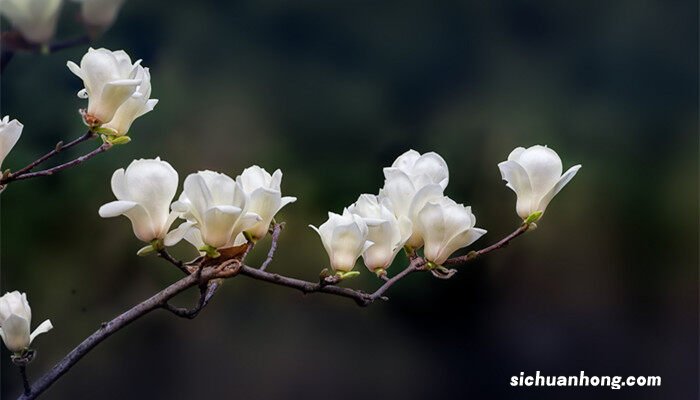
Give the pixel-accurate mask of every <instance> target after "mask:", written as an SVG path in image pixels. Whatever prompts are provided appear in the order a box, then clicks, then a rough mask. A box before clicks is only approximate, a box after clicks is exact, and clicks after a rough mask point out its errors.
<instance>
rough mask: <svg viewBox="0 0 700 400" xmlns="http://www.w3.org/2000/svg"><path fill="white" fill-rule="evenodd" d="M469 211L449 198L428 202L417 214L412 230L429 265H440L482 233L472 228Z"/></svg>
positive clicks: (472, 222)
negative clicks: (419, 239)
mask: <svg viewBox="0 0 700 400" xmlns="http://www.w3.org/2000/svg"><path fill="white" fill-rule="evenodd" d="M475 224H476V217H475V216H474V214H472V210H471V207H465V206H463V205H462V204H457V203H455V202H454V201H453V200H452V199H450V198H448V197H443V198H441V199H439V200H437V201H429V202H428V203H427V204H426V205H425V206H424V207H423V208H422V209H421V210H420V212H418V216H417V218H416V222H415V224H414V229H415V230H417V231H418V232H419V233H420V235H421V236H422V237H423V238H424V240H425V248H424V249H423V253H424V255H425V258H426V259H427V260H428V261H432V262H433V263H435V264H437V265H441V264H442V263H444V262H445V260H447V259H448V258H449V257H450V255H452V253H454V252H455V251H457V250H459V249H461V248H463V247H467V246H469V245H470V244H472V243H474V242H475V241H476V240H477V239H479V238H480V237H481V236H482V235H483V234H485V233H486V231H485V230H483V229H480V228H475V227H474V225H475Z"/></svg>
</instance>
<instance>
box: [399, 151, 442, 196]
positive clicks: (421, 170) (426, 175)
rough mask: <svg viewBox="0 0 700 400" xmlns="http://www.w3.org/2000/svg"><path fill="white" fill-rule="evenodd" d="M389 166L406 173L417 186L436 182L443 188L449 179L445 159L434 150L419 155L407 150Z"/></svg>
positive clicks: (420, 186)
mask: <svg viewBox="0 0 700 400" xmlns="http://www.w3.org/2000/svg"><path fill="white" fill-rule="evenodd" d="M390 168H395V169H398V170H399V171H401V172H403V173H405V174H406V175H408V177H409V178H411V181H412V182H413V184H414V185H415V186H416V187H417V188H418V189H420V188H422V187H424V186H427V185H430V184H438V185H440V186H441V187H442V189H443V190H444V189H445V188H446V187H447V183H448V182H449V181H450V171H449V169H448V168H447V163H446V162H445V160H444V159H443V158H442V157H441V156H440V155H439V154H437V153H435V152H432V151H431V152H429V153H425V154H423V155H421V154H420V153H419V152H417V151H415V150H409V151H407V152H405V153H403V154H402V155H400V156H399V157H398V158H397V159H396V160H395V161H394V163H393V164H392V165H391V167H390Z"/></svg>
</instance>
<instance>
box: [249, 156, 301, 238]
mask: <svg viewBox="0 0 700 400" xmlns="http://www.w3.org/2000/svg"><path fill="white" fill-rule="evenodd" d="M236 182H237V183H238V185H239V186H240V187H241V189H243V192H244V193H245V194H246V195H247V196H248V211H249V212H252V213H255V214H258V215H259V216H260V218H261V220H260V221H259V222H258V223H256V224H255V225H253V226H252V227H251V228H249V229H247V230H246V232H247V233H248V234H249V235H250V236H251V237H252V238H253V239H254V240H259V239H261V238H263V237H265V235H266V234H267V231H268V229H269V228H270V223H271V222H272V218H273V217H274V216H275V214H277V213H278V212H279V210H280V209H282V207H284V206H286V205H287V204H289V203H293V202H295V201H296V200H297V198H296V197H282V192H281V189H280V185H281V183H282V171H280V170H279V169H278V170H276V171H275V172H274V173H273V174H272V175H270V174H269V173H268V172H267V171H265V170H264V169H263V168H260V167H258V166H257V165H253V166H252V167H249V168H246V169H245V170H243V173H242V174H241V175H239V176H238V177H236Z"/></svg>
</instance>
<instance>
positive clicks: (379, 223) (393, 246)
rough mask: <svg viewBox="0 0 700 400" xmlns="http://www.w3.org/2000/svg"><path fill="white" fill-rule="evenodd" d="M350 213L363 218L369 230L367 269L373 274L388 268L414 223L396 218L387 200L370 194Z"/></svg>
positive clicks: (364, 255)
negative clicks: (369, 242)
mask: <svg viewBox="0 0 700 400" xmlns="http://www.w3.org/2000/svg"><path fill="white" fill-rule="evenodd" d="M348 211H350V212H351V213H352V214H355V215H359V216H360V217H362V218H363V219H364V221H365V223H366V224H367V227H368V234H367V240H369V241H371V242H372V245H371V246H369V247H368V248H367V249H366V250H365V251H364V252H363V253H362V259H363V260H364V262H365V266H366V267H367V268H368V269H369V270H370V271H373V272H376V271H382V270H385V269H387V268H388V267H389V266H390V265H391V263H392V261H394V257H396V254H397V253H398V252H399V251H400V250H401V249H402V248H403V245H404V243H406V240H408V237H409V236H410V235H411V223H410V222H409V221H408V220H407V219H402V220H401V221H399V220H398V219H397V218H396V216H395V215H394V213H393V212H392V211H391V209H390V208H389V207H388V199H382V198H379V197H378V196H375V195H371V194H363V195H361V196H360V197H359V198H358V199H357V201H356V202H355V204H353V205H351V206H350V207H348Z"/></svg>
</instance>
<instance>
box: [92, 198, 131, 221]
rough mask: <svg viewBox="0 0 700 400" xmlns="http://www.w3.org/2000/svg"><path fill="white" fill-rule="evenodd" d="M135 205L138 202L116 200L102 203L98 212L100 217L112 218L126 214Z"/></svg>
mask: <svg viewBox="0 0 700 400" xmlns="http://www.w3.org/2000/svg"><path fill="white" fill-rule="evenodd" d="M136 206H138V203H136V202H134V201H123V200H118V201H112V202H110V203H107V204H104V205H102V207H100V210H99V211H98V212H99V214H100V217H102V218H113V217H118V216H120V215H124V214H126V213H127V212H128V211H130V210H132V209H133V208H134V207H136Z"/></svg>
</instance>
